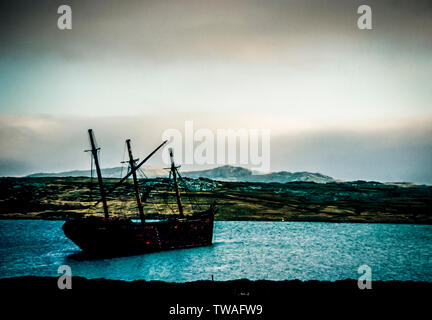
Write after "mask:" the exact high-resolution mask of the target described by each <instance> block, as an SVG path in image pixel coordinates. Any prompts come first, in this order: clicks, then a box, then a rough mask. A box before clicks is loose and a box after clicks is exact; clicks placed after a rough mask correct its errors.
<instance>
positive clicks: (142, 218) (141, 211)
mask: <svg viewBox="0 0 432 320" xmlns="http://www.w3.org/2000/svg"><path fill="white" fill-rule="evenodd" d="M126 145H127V148H128V153H129V165H130V168H131V171H132V172H133V173H132V177H133V183H134V189H135V197H136V201H137V204H138V211H139V216H140V219H141V223H145V219H144V209H143V205H142V201H141V196H140V192H139V187H138V179H137V174H136V169H135V159H134V158H133V155H132V148H131V144H130V139H127V140H126Z"/></svg>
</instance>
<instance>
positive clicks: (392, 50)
mask: <svg viewBox="0 0 432 320" xmlns="http://www.w3.org/2000/svg"><path fill="white" fill-rule="evenodd" d="M60 4H63V1H37V2H34V1H3V2H2V4H1V5H0V6H1V7H0V37H1V39H0V40H1V46H0V148H1V153H0V175H23V174H27V173H31V172H35V171H61V170H71V169H85V168H87V167H88V164H89V161H88V158H87V156H88V155H86V154H84V153H83V152H82V150H83V149H85V148H87V147H88V146H87V143H88V141H87V138H86V129H87V128H89V127H92V128H94V129H95V132H96V135H97V138H98V142H99V144H100V145H101V147H102V157H103V158H102V160H103V161H102V164H103V166H105V167H110V166H116V165H118V162H119V161H120V160H121V158H122V152H123V142H124V139H125V138H129V137H130V138H132V139H133V140H132V141H133V143H134V149H136V152H135V153H136V154H138V155H140V156H141V157H143V156H144V154H145V153H148V152H150V151H151V149H152V148H153V147H155V146H156V145H158V144H159V143H160V141H161V134H162V132H163V131H164V130H165V129H167V128H178V129H180V130H183V126H184V120H194V124H195V125H196V127H201V128H209V129H211V130H216V129H217V128H269V129H271V170H273V171H276V170H287V171H299V170H300V171H313V172H317V171H318V172H321V173H324V174H328V175H331V176H333V177H335V178H339V179H367V180H380V181H400V180H405V181H414V182H420V183H432V161H431V160H432V159H431V156H432V104H431V101H432V84H431V74H432V37H431V34H432V2H431V1H397V0H396V1H369V3H367V4H369V5H370V6H371V7H372V13H373V30H359V29H358V28H357V18H358V16H359V15H358V14H357V8H358V6H359V5H360V4H365V2H364V1H347V0H340V1H304V0H302V1H273V0H267V1H244V0H236V1H220V0H219V1H214V0H213V1H205V0H204V1H203V0H199V1H198V0H197V1H190V0H183V1H179V0H176V1H160V0H158V1H68V4H70V5H71V7H72V11H73V15H72V17H73V18H72V20H73V24H72V26H73V28H72V30H67V31H60V30H58V28H57V19H58V17H59V15H58V14H57V8H58V6H59V5H60ZM152 161H153V162H151V163H149V164H152V165H162V164H161V162H160V157H159V158H158V157H155V159H154V160H152ZM186 168H188V169H199V167H193V166H190V167H186Z"/></svg>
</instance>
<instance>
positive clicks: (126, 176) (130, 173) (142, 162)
mask: <svg viewBox="0 0 432 320" xmlns="http://www.w3.org/2000/svg"><path fill="white" fill-rule="evenodd" d="M167 142H168V140H165V141H164V142H162V143H161V144H160V145H159V146H158V147H157V148H156V149H154V150H153V151H152V152H151V153H150V154H149V155H148V156H147V157H145V158H144V160H142V161H141V162H140V163H138V164H137V165H136V166H135V168H134V170H131V171H130V172H129V173H128V174H127V175H125V176H124V177H123V178H121V179H120V181H118V182H117V183H116V184H115V185H114V186H113V187H112V188H111V189H110V190H108V192H107V193H106V195H107V196H108V195H109V194H110V193H111V192H113V191H114V190H115V189H116V188H117V187H118V186H119V185H121V184H122V183H123V182H124V181H125V180H126V179H127V178H129V177H130V176H131V175H132V173H133V172H135V171H136V170H138V168H139V167H141V166H142V165H143V164H144V163H145V162H147V160H148V159H150V158H151V157H152V156H153V155H154V154H155V153H156V152H157V151H158V150H159V149H160V148H162V147H163V146H164V145H165V144H166V143H167ZM101 201H102V200H99V201H98V202H96V203H95V204H94V205H93V206H97V205H98V204H99V202H101Z"/></svg>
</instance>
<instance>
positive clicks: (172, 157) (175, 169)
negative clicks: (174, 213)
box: [169, 148, 184, 218]
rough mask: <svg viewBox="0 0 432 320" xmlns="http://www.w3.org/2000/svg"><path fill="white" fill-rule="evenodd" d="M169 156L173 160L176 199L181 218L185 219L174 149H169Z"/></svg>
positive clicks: (172, 170)
mask: <svg viewBox="0 0 432 320" xmlns="http://www.w3.org/2000/svg"><path fill="white" fill-rule="evenodd" d="M169 154H170V159H171V173H172V175H173V178H174V187H175V193H176V197H177V206H178V209H179V213H180V217H182V218H183V217H184V214H183V205H182V202H181V198H180V190H179V187H178V183H177V167H176V166H175V163H174V153H173V149H172V148H170V149H169Z"/></svg>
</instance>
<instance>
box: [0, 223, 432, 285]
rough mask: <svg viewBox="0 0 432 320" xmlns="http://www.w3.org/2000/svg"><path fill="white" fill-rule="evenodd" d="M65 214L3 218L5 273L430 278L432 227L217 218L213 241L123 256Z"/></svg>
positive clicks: (0, 264)
mask: <svg viewBox="0 0 432 320" xmlns="http://www.w3.org/2000/svg"><path fill="white" fill-rule="evenodd" d="M62 224H63V222H61V221H31V220H25V221H24V220H6V221H0V277H13V276H22V275H40V276H58V274H57V268H58V267H59V266H60V265H63V264H67V265H69V266H71V268H72V274H73V275H76V276H83V277H87V278H109V279H121V280H136V279H146V280H163V281H176V282H185V281H193V280H199V279H211V276H212V275H213V276H214V279H215V280H229V279H239V278H248V279H252V280H255V279H270V280H285V279H300V280H332V281H333V280H338V279H346V278H354V279H357V278H358V273H357V269H358V267H359V266H360V265H363V264H367V265H369V266H370V267H371V268H372V277H373V280H416V281H420V280H422V281H430V282H432V226H426V225H394V224H351V223H340V224H336V223H316V222H315V223H314V222H248V221H241V222H232V221H217V222H216V223H215V232H214V245H213V246H210V247H201V248H193V249H182V250H173V251H164V252H156V253H149V254H144V255H136V256H130V257H121V258H113V259H102V258H100V259H96V258H89V257H86V256H85V255H82V253H80V250H79V249H78V247H77V246H75V245H74V244H73V243H72V242H71V241H70V240H69V239H67V238H66V237H65V236H64V234H63V232H62V229H61V226H62Z"/></svg>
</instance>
